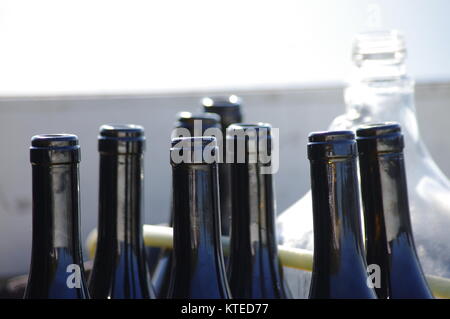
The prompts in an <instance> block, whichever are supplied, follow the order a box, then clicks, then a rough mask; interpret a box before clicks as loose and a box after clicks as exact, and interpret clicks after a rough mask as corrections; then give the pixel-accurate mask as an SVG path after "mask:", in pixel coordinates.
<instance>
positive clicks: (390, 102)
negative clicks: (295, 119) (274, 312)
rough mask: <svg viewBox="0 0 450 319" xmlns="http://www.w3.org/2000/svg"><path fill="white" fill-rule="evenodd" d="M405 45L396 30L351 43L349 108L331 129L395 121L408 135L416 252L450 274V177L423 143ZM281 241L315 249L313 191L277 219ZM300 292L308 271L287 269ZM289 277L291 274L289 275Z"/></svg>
mask: <svg viewBox="0 0 450 319" xmlns="http://www.w3.org/2000/svg"><path fill="white" fill-rule="evenodd" d="M405 58H406V48H405V42H404V38H403V36H402V34H401V33H399V32H398V31H395V30H391V31H376V32H368V33H362V34H359V35H358V36H357V37H356V39H355V41H354V45H353V62H354V67H353V70H352V76H351V79H350V83H349V85H348V87H347V88H346V89H345V103H346V112H345V114H343V115H341V116H338V117H337V118H335V119H334V121H333V122H332V123H331V125H330V127H329V129H330V130H341V129H355V128H356V127H357V126H359V125H361V124H367V123H373V122H384V121H395V122H398V123H400V124H401V126H402V130H403V134H404V138H405V162H406V171H407V182H408V195H409V203H410V213H411V220H412V226H413V232H414V238H415V243H416V248H417V252H418V254H419V258H420V261H421V263H422V266H423V269H424V271H425V273H427V274H432V275H437V276H444V277H450V231H449V230H450V182H449V180H448V179H447V177H446V176H445V175H444V174H443V173H442V172H441V170H440V169H439V168H438V166H437V165H436V163H435V162H434V161H433V159H432V157H431V156H430V154H429V152H428V150H427V149H426V146H425V145H424V143H423V141H422V139H421V137H420V134H419V128H418V124H417V119H416V112H415V107H414V81H413V80H412V79H411V78H410V77H408V76H407V74H406V70H405V63H404V62H405ZM277 228H278V235H279V238H280V243H281V244H283V245H287V246H291V247H298V248H303V249H310V250H312V249H313V234H312V232H313V229H312V208H311V193H310V192H308V193H306V194H305V195H304V196H303V198H301V199H300V200H299V201H297V202H296V203H294V204H293V205H292V206H291V207H289V208H288V209H287V210H286V211H285V212H283V213H282V214H281V215H280V216H279V217H278V219H277ZM286 277H287V281H288V282H289V283H291V289H292V291H293V293H295V292H297V297H306V296H307V291H308V289H309V277H310V275H309V274H306V273H305V272H300V271H295V270H288V272H287V273H286ZM289 277H291V278H289Z"/></svg>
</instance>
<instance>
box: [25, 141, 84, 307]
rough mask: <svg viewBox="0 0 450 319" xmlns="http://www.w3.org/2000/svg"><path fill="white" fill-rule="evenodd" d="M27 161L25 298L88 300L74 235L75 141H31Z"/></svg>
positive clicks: (77, 202) (76, 225)
mask: <svg viewBox="0 0 450 319" xmlns="http://www.w3.org/2000/svg"><path fill="white" fill-rule="evenodd" d="M30 160H31V164H32V174H33V175H32V176H33V245H32V255H31V267H30V275H29V278H28V285H27V288H26V291H25V298H30V299H36V298H45V299H46V298H51V299H59V298H61V299H87V298H89V292H88V288H87V285H86V281H85V278H84V268H83V259H82V253H81V244H80V230H79V218H80V216H79V207H80V197H79V173H78V170H79V169H78V166H79V162H80V146H79V145H78V138H77V137H76V136H75V135H69V134H51V135H36V136H34V137H33V138H32V139H31V148H30Z"/></svg>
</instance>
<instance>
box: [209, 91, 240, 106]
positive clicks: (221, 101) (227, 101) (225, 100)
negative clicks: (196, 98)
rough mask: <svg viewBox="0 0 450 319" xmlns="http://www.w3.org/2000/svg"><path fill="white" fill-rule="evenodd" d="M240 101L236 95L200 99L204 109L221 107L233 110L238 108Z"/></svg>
mask: <svg viewBox="0 0 450 319" xmlns="http://www.w3.org/2000/svg"><path fill="white" fill-rule="evenodd" d="M241 103H242V100H241V98H240V97H238V96H237V95H234V94H233V95H228V96H209V97H205V98H203V99H202V105H203V107H204V108H208V107H211V108H213V107H223V108H234V107H240V105H241Z"/></svg>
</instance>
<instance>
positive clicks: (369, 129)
mask: <svg viewBox="0 0 450 319" xmlns="http://www.w3.org/2000/svg"><path fill="white" fill-rule="evenodd" d="M399 134H401V126H400V124H398V123H396V122H381V123H369V124H364V125H361V126H359V127H358V128H357V129H356V135H357V136H358V137H373V138H381V137H384V136H392V135H399Z"/></svg>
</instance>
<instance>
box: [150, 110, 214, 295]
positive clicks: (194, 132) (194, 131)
mask: <svg viewBox="0 0 450 319" xmlns="http://www.w3.org/2000/svg"><path fill="white" fill-rule="evenodd" d="M220 129H221V127H220V116H219V115H217V114H214V113H201V114H193V113H191V112H180V113H178V114H177V121H176V123H175V125H174V130H173V131H172V134H171V135H172V138H176V137H180V136H185V137H187V136H203V135H204V134H208V135H211V134H217V131H215V130H218V131H220ZM214 136H215V135H214ZM170 215H171V216H170V221H169V225H170V226H171V227H172V226H173V211H171V213H170ZM150 249H151V250H152V251H155V250H157V249H158V248H156V247H151V248H150ZM150 262H151V261H150ZM171 267H172V251H171V250H170V249H160V250H159V253H158V259H157V262H156V265H155V267H154V271H153V273H152V280H153V286H154V288H155V292H156V295H157V297H158V298H166V297H167V292H168V289H169V283H170V269H171Z"/></svg>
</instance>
